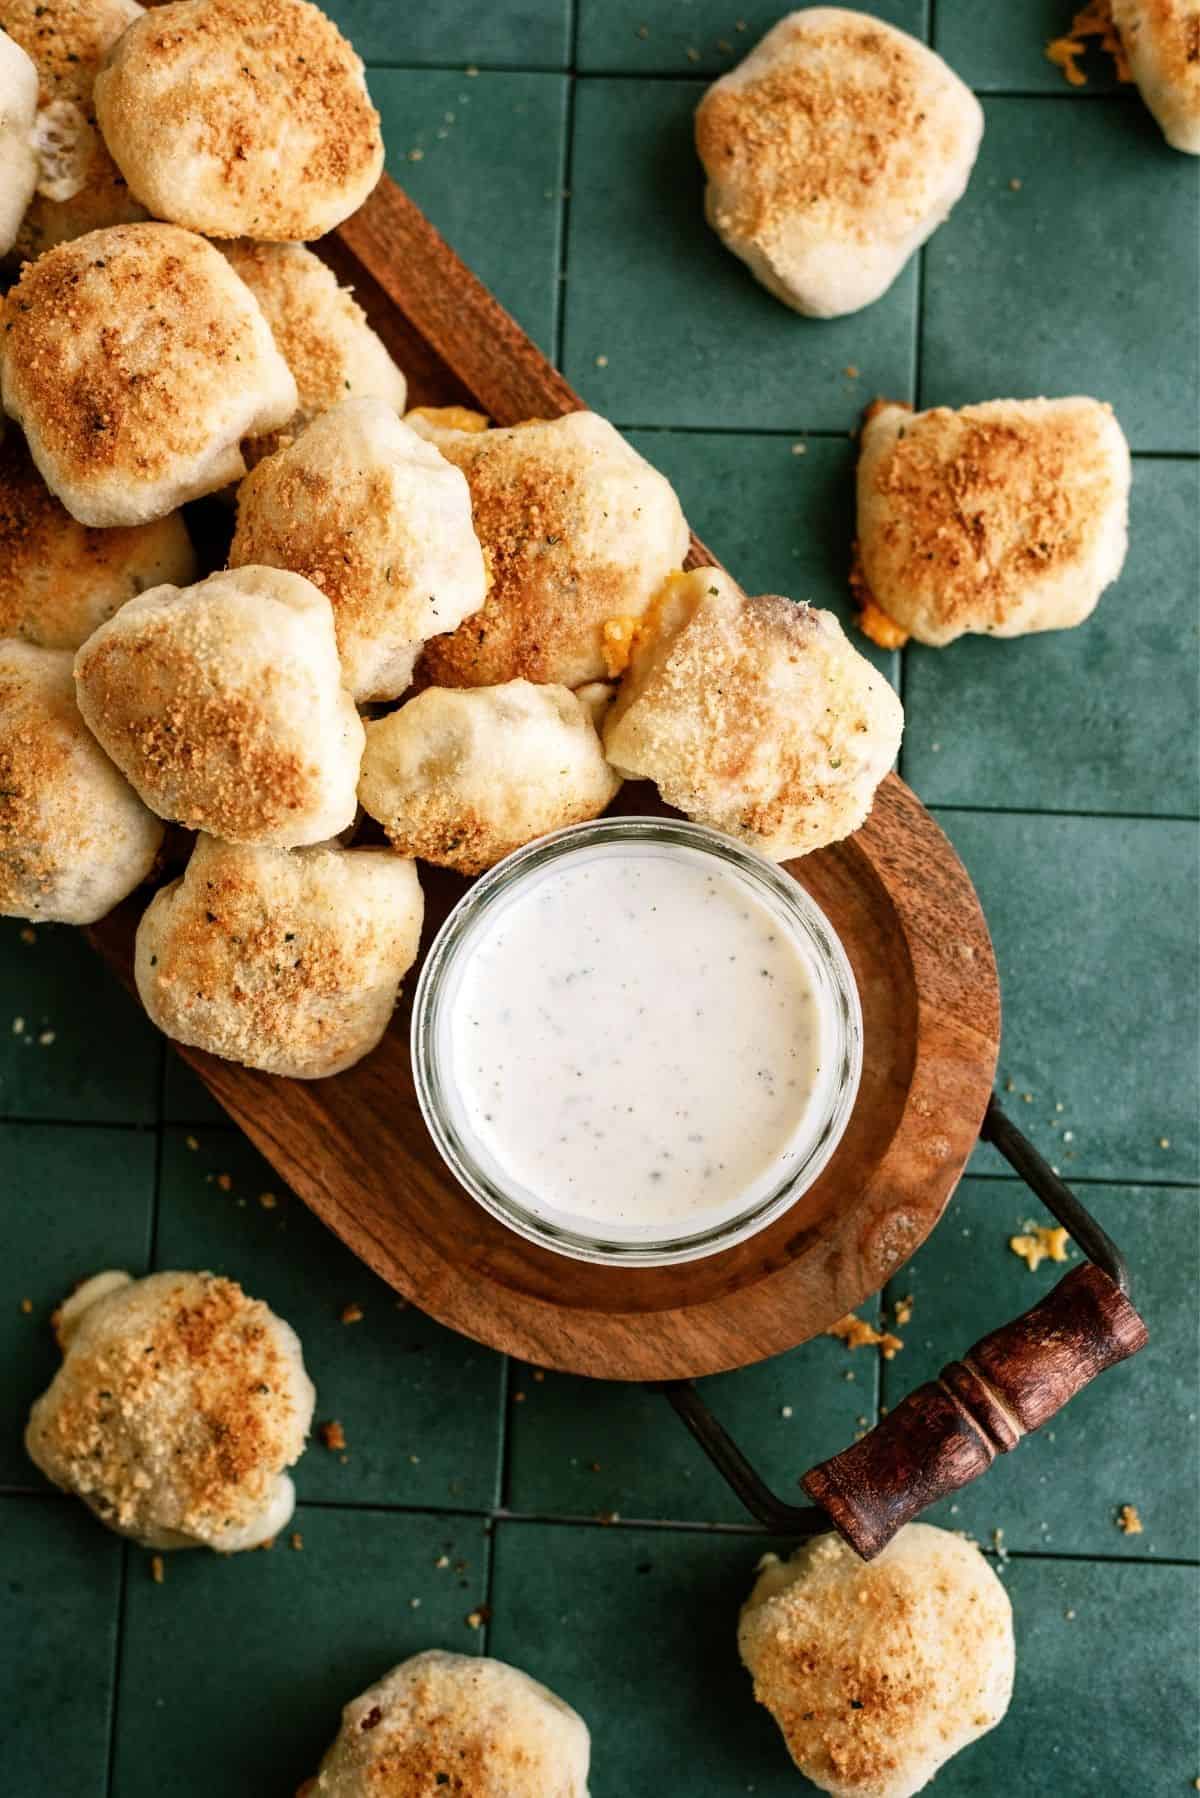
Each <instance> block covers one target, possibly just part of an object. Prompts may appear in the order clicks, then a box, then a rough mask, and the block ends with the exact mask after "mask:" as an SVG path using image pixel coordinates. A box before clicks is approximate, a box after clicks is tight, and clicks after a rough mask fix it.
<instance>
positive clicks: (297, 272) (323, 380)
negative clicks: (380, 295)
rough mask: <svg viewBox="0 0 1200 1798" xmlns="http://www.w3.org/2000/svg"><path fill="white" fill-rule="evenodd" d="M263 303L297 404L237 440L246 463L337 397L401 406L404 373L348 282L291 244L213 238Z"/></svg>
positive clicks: (256, 459)
mask: <svg viewBox="0 0 1200 1798" xmlns="http://www.w3.org/2000/svg"><path fill="white" fill-rule="evenodd" d="M217 247H218V249H219V250H220V251H221V253H222V255H224V256H225V257H227V258H228V260H229V262H230V263H231V264H232V266H233V267H234V269H236V271H237V273H238V274H239V275H240V276H241V278H242V280H243V281H244V282H245V283H246V286H247V287H248V288H249V289H250V291H251V293H252V294H253V295H254V297H255V299H256V300H257V301H258V303H259V305H260V306H261V307H262V309H263V316H264V317H265V318H266V321H267V323H268V324H269V325H270V327H271V335H272V336H273V337H274V339H275V343H276V346H277V348H278V349H279V352H280V354H281V355H282V357H283V359H284V361H285V362H286V363H287V365H288V367H289V368H290V369H291V371H292V374H293V375H294V376H295V378H296V392H297V395H298V396H299V404H298V405H297V408H296V413H295V416H294V417H292V418H290V419H289V420H288V422H287V424H286V425H285V426H284V427H283V429H282V430H281V431H268V432H265V433H264V434H263V435H262V436H259V437H253V438H251V439H249V440H248V441H247V442H246V443H244V444H243V445H242V451H243V454H244V455H245V457H246V460H247V462H248V463H249V464H251V466H253V464H254V463H255V462H259V461H261V459H262V458H263V457H264V456H269V455H270V454H271V453H272V451H273V450H276V449H278V448H279V447H280V444H281V443H282V442H286V441H287V440H288V438H289V437H294V436H295V435H296V434H297V433H298V432H300V431H302V430H303V429H304V427H305V425H307V424H310V423H311V422H312V420H313V419H314V418H316V417H317V415H318V414H319V413H321V412H327V411H328V410H329V408H330V407H331V406H336V405H337V404H338V403H339V402H340V401H342V400H345V399H351V398H353V399H377V400H382V401H384V402H385V403H386V404H387V405H388V406H390V407H391V408H392V410H393V411H394V412H403V410H404V400H405V395H406V392H407V388H406V384H405V380H404V376H403V375H402V374H401V372H400V370H399V369H398V368H397V367H396V364H395V363H394V362H393V361H392V358H391V357H390V355H389V354H388V352H387V350H386V349H385V348H384V345H383V343H382V342H381V341H380V339H379V338H378V337H377V336H376V335H375V333H374V331H372V329H371V327H370V325H369V324H368V323H367V315H366V313H365V312H364V311H363V309H362V307H361V306H359V305H357V304H356V302H355V300H354V297H353V295H352V293H351V291H350V289H349V288H348V287H339V286H338V282H337V276H336V275H335V274H334V272H333V270H332V269H331V268H329V267H327V265H326V264H325V263H324V262H322V261H321V258H320V257H319V256H314V255H313V253H312V251H311V250H306V249H305V247H304V245H303V244H299V243H252V242H251V241H250V239H249V238H246V237H243V238H239V239H237V240H236V241H235V242H233V243H223V244H218V246H217Z"/></svg>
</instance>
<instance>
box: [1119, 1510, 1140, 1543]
mask: <svg viewBox="0 0 1200 1798" xmlns="http://www.w3.org/2000/svg"><path fill="white" fill-rule="evenodd" d="M1144 1527H1145V1526H1144V1525H1143V1523H1142V1520H1141V1518H1140V1517H1139V1516H1138V1509H1137V1506H1136V1505H1122V1506H1121V1508H1120V1510H1119V1511H1118V1512H1117V1528H1118V1529H1119V1530H1120V1531H1121V1533H1122V1535H1125V1536H1140V1535H1141V1534H1142V1532H1143V1529H1144Z"/></svg>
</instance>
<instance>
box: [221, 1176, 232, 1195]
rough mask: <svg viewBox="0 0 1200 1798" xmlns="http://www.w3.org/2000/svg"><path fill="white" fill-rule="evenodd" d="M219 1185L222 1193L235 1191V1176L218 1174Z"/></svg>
mask: <svg viewBox="0 0 1200 1798" xmlns="http://www.w3.org/2000/svg"><path fill="white" fill-rule="evenodd" d="M217 1185H218V1186H219V1187H220V1188H221V1191H222V1192H232V1191H233V1175H232V1174H218V1175H217Z"/></svg>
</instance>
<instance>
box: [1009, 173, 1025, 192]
mask: <svg viewBox="0 0 1200 1798" xmlns="http://www.w3.org/2000/svg"><path fill="white" fill-rule="evenodd" d="M1008 185H1009V186H1010V187H1011V189H1012V191H1013V192H1014V193H1015V194H1019V193H1020V191H1021V188H1022V186H1023V183H1022V181H1021V177H1020V176H1019V175H1014V176H1013V177H1012V179H1011V180H1010V182H1009V184H1008Z"/></svg>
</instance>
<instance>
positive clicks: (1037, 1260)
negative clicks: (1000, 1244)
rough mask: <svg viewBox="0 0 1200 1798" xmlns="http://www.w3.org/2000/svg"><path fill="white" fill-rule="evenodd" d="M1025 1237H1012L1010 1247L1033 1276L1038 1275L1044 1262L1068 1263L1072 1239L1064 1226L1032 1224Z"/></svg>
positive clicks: (1009, 1242) (1027, 1227) (1009, 1241)
mask: <svg viewBox="0 0 1200 1798" xmlns="http://www.w3.org/2000/svg"><path fill="white" fill-rule="evenodd" d="M1026 1231H1027V1233H1026V1234H1025V1235H1023V1236H1010V1237H1009V1239H1008V1246H1009V1248H1010V1249H1011V1250H1012V1252H1013V1254H1014V1255H1019V1256H1020V1257H1021V1259H1022V1261H1024V1262H1025V1263H1026V1264H1027V1266H1028V1268H1029V1271H1030V1273H1031V1274H1033V1273H1036V1272H1037V1270H1038V1268H1039V1267H1040V1266H1041V1264H1042V1262H1043V1261H1066V1260H1067V1259H1068V1256H1067V1244H1068V1243H1069V1242H1070V1240H1071V1238H1070V1236H1069V1235H1068V1234H1067V1231H1066V1229H1065V1228H1064V1226H1063V1225H1062V1224H1031V1225H1027V1226H1026Z"/></svg>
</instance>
